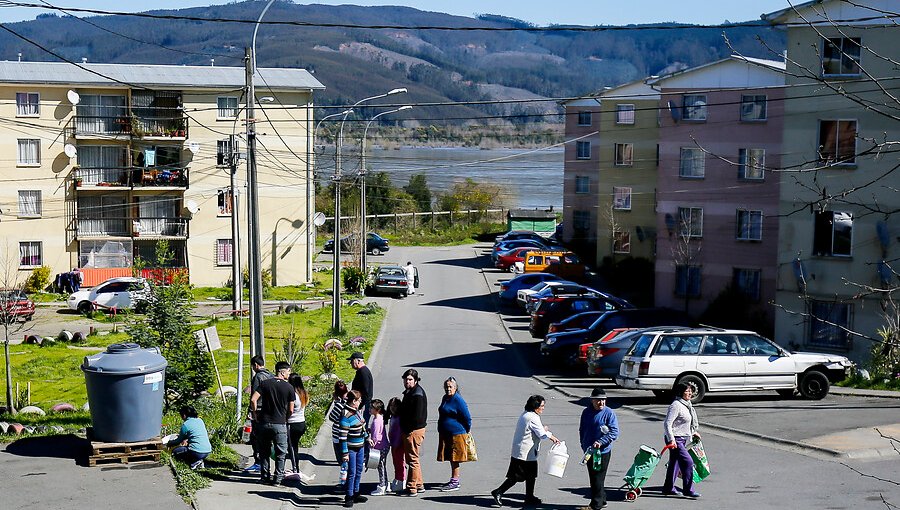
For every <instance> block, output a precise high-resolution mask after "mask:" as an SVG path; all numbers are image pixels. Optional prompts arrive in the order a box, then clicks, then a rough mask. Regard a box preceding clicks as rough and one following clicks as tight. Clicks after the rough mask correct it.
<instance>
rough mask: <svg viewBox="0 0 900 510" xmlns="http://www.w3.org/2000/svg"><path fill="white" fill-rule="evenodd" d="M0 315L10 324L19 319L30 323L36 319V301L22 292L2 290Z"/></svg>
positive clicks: (0, 294)
mask: <svg viewBox="0 0 900 510" xmlns="http://www.w3.org/2000/svg"><path fill="white" fill-rule="evenodd" d="M0 314H2V317H4V318H5V319H6V320H7V321H8V322H13V321H14V320H17V319H19V318H22V319H23V320H25V321H30V320H31V319H32V318H33V317H34V301H32V300H30V299H28V295H27V294H25V293H24V292H22V291H21V290H8V289H6V290H0Z"/></svg>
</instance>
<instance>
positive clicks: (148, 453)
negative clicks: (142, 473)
mask: <svg viewBox="0 0 900 510" xmlns="http://www.w3.org/2000/svg"><path fill="white" fill-rule="evenodd" d="M162 447H163V444H162V441H160V440H159V438H154V439H151V440H149V441H138V442H135V443H102V442H99V441H91V455H90V456H88V466H97V465H105V464H134V463H139V462H159V454H160V452H161V451H162Z"/></svg>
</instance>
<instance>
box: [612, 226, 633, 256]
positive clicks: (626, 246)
mask: <svg viewBox="0 0 900 510" xmlns="http://www.w3.org/2000/svg"><path fill="white" fill-rule="evenodd" d="M613 253H631V232H622V231H619V232H614V233H613Z"/></svg>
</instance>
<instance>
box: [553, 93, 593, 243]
mask: <svg viewBox="0 0 900 510" xmlns="http://www.w3.org/2000/svg"><path fill="white" fill-rule="evenodd" d="M564 106H565V110H566V142H567V143H566V145H565V150H564V152H563V155H564V158H565V159H564V164H563V224H562V233H563V241H564V242H566V243H568V244H570V245H571V246H573V247H575V248H576V249H578V250H579V251H580V252H581V253H582V256H584V257H585V258H586V259H587V260H594V259H596V253H597V219H598V217H599V210H598V205H599V195H600V187H599V185H598V182H597V178H598V173H599V168H600V166H599V159H600V152H599V150H598V147H599V144H600V129H599V124H600V101H599V99H597V98H592V97H588V98H583V99H577V100H572V101H568V102H566V103H565V105H564Z"/></svg>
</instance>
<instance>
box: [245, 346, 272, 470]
mask: <svg viewBox="0 0 900 510" xmlns="http://www.w3.org/2000/svg"><path fill="white" fill-rule="evenodd" d="M250 371H251V372H253V377H251V378H250V396H251V397H252V396H253V394H254V393H256V390H258V389H259V383H261V382H263V381H265V380H266V379H271V378H273V377H275V376H274V375H273V374H272V372H269V371H268V370H266V360H265V359H263V357H262V356H260V355H258V354H257V355H256V356H253V357H252V358H250ZM247 418H249V419H250V424H251V425H250V446H251V447H252V448H253V464H252V465H251V466H250V467H248V468H247V469H245V470H244V471H246V472H248V473H259V461H260V458H259V436H258V435H257V433H256V431H257V430H258V429H259V426H258V424H257V423H256V421H255V420H254V419H253V413H250V412H249V411H248V414H247Z"/></svg>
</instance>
